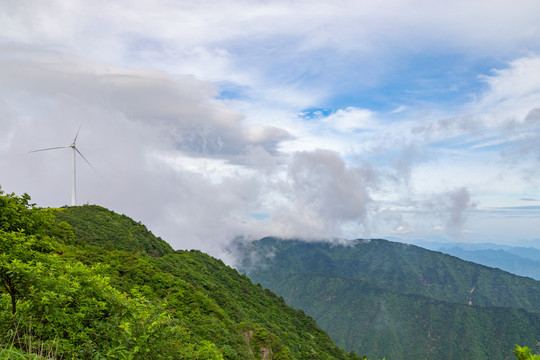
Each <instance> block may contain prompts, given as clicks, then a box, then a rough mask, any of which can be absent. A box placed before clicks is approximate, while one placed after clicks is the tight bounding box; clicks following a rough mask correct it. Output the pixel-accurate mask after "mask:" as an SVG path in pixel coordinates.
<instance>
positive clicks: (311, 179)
mask: <svg viewBox="0 0 540 360" xmlns="http://www.w3.org/2000/svg"><path fill="white" fill-rule="evenodd" d="M374 183H375V175H374V172H373V170H372V169H371V168H369V167H368V166H363V167H352V166H348V165H346V164H345V162H344V161H343V159H342V158H341V157H340V156H339V155H338V153H336V152H334V151H329V150H315V151H309V152H298V153H296V154H295V155H294V156H293V158H292V160H291V162H290V164H289V166H288V170H287V179H286V181H285V182H284V183H282V189H283V193H284V194H286V196H288V198H289V200H290V202H291V204H292V206H291V207H287V208H285V209H281V210H280V211H278V212H277V213H276V215H275V219H276V220H277V221H278V223H281V224H284V225H285V226H286V228H285V229H283V230H284V231H283V232H284V233H286V234H287V233H288V234H291V235H293V234H296V236H304V237H312V238H321V237H333V236H339V235H340V234H341V232H342V229H341V225H343V224H344V223H347V222H352V223H354V224H356V233H359V232H360V231H365V230H366V229H367V228H368V226H369V221H368V207H369V205H370V203H372V199H371V196H370V188H371V187H373V186H374Z"/></svg>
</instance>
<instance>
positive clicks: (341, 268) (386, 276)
mask: <svg viewBox="0 0 540 360" xmlns="http://www.w3.org/2000/svg"><path fill="white" fill-rule="evenodd" d="M240 251H241V252H243V254H244V259H243V261H242V264H241V265H240V266H239V267H240V269H241V271H244V272H246V273H247V275H248V276H249V277H250V278H251V279H252V280H253V281H255V282H260V283H261V284H262V285H263V286H264V287H267V288H269V289H271V290H272V291H274V292H276V293H277V294H278V295H281V296H283V297H284V298H285V299H286V301H287V303H288V304H290V305H292V306H294V307H297V308H300V309H303V310H304V311H305V312H306V313H307V314H308V315H310V316H312V317H313V318H315V319H316V321H317V323H318V324H319V325H320V326H321V328H323V329H324V330H326V331H327V332H328V333H329V334H330V335H331V336H332V338H333V339H334V341H335V342H336V343H337V344H338V345H339V346H342V347H344V348H345V349H348V350H354V351H356V352H358V353H361V354H367V355H368V356H369V357H382V356H386V357H387V358H389V359H395V358H406V359H425V358H427V359H443V358H444V359H510V358H511V356H512V353H511V351H512V348H513V346H514V344H516V343H517V344H525V345H528V346H536V344H537V341H538V339H539V338H540V282H537V281H534V280H532V279H528V278H521V277H518V276H514V275H511V274H509V273H506V272H503V271H500V270H496V269H491V268H488V267H485V266H481V265H477V264H473V263H469V262H465V261H462V260H459V259H457V258H455V257H452V256H449V255H445V254H441V253H436V252H432V251H428V250H425V249H422V248H419V247H416V246H409V245H405V244H400V243H392V242H389V241H385V240H371V241H360V240H359V241H353V242H347V243H341V244H339V243H329V242H326V243H320V242H319V243H307V242H301V241H293V240H291V241H281V240H278V239H273V238H266V239H263V240H260V241H257V242H254V243H252V244H249V245H243V248H241V249H240Z"/></svg>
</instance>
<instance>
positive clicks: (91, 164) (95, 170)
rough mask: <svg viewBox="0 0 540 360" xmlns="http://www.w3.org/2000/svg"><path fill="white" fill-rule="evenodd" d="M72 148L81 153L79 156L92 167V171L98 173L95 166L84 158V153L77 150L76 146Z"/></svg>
mask: <svg viewBox="0 0 540 360" xmlns="http://www.w3.org/2000/svg"><path fill="white" fill-rule="evenodd" d="M74 149H75V151H76V152H78V153H79V155H81V157H82V158H83V159H84V161H86V163H87V164H88V165H90V167H91V168H92V169H94V171H95V172H96V174H98V175H99V173H98V172H97V170H96V168H95V167H93V166H92V164H90V161H88V160H86V158H85V157H84V155H83V154H82V153H81V152H80V151H79V149H77V148H76V147H74Z"/></svg>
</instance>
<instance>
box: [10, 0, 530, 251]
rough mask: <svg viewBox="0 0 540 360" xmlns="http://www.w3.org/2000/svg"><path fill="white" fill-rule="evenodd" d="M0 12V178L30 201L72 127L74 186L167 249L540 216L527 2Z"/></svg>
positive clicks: (61, 194)
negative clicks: (76, 156)
mask: <svg viewBox="0 0 540 360" xmlns="http://www.w3.org/2000/svg"><path fill="white" fill-rule="evenodd" d="M0 9H1V10H2V11H0V34H1V35H0V128H1V131H0V169H2V170H1V171H0V185H1V186H2V187H3V189H4V190H6V191H9V192H12V191H13V192H16V193H23V192H28V193H30V194H31V195H32V196H33V199H34V201H35V202H37V203H39V204H40V205H43V206H62V205H65V204H68V203H69V198H70V174H71V168H70V156H71V154H70V153H69V151H61V150H62V149H60V150H59V151H50V152H40V153H32V154H29V153H28V152H29V151H31V150H34V149H39V148H45V147H51V146H66V145H69V144H71V142H72V140H73V137H74V136H75V134H76V132H77V129H78V128H79V126H80V127H81V130H80V133H79V137H78V139H77V145H78V148H79V149H80V150H81V152H82V153H83V154H84V156H85V157H86V158H87V159H88V160H89V161H90V162H91V163H92V164H93V165H94V167H95V168H96V169H97V172H98V173H99V175H96V174H95V173H94V172H93V170H92V169H91V168H89V167H88V166H86V164H84V162H82V161H79V163H78V167H77V172H78V198H79V200H80V202H81V203H86V202H88V203H96V204H100V205H103V206H105V207H108V208H110V209H113V210H115V211H118V212H120V213H126V214H127V215H129V216H131V217H134V218H135V219H137V220H140V221H142V222H144V223H145V224H147V225H148V226H149V227H150V229H152V231H154V232H155V233H156V234H157V235H159V236H162V237H163V238H165V239H166V240H167V241H169V242H170V243H171V244H172V245H173V246H174V247H175V248H197V249H201V250H204V251H207V252H209V253H211V254H214V255H219V254H220V252H221V249H222V248H223V247H225V246H226V244H227V243H228V242H229V241H231V240H232V239H234V238H236V237H244V238H247V239H251V238H256V237H261V236H267V235H275V236H287V237H302V238H306V239H310V238H335V237H348V238H353V237H361V236H363V237H375V236H377V237H385V236H387V235H389V234H395V235H400V236H402V237H404V238H413V237H427V236H432V235H440V236H443V235H444V236H447V237H448V238H449V239H453V238H455V239H460V240H471V241H473V240H474V241H481V240H486V238H489V239H491V240H493V236H500V237H508V236H513V237H525V238H531V237H534V236H537V235H536V234H537V233H538V230H540V229H539V228H538V225H536V222H533V221H531V220H530V219H533V218H535V216H537V215H538V214H537V209H532V208H529V209H524V208H523V207H520V206H521V201H523V200H520V199H537V198H540V193H539V192H538V185H539V184H538V180H537V179H538V176H537V175H538V169H540V167H539V166H538V162H539V161H540V148H539V147H538V141H537V139H538V136H539V135H540V125H539V124H540V121H539V120H540V112H539V109H540V85H539V84H540V81H538V80H540V70H539V69H540V66H539V65H540V56H539V55H538V54H540V40H539V39H540V23H539V22H538V21H537V16H536V14H537V13H539V12H540V5H539V3H538V2H536V1H532V0H531V1H528V0H520V1H518V2H517V3H513V4H507V2H505V1H495V2H493V1H491V2H489V3H486V2H475V3H474V4H471V3H470V2H465V1H452V2H443V3H437V4H426V3H425V2H423V1H417V0H407V1H389V2H388V4H387V6H381V4H380V2H375V1H367V2H361V3H359V2H356V1H341V2H332V3H325V4H319V6H313V4H311V3H308V2H305V1H292V2H290V1H287V2H284V1H273V2H263V1H240V0H237V1H231V2H227V4H225V3H221V2H216V1H210V0H205V1H199V2H197V3H185V2H181V3H174V2H173V3H171V2H165V1H156V2H146V1H130V2H129V3H128V2H124V1H116V2H114V3H111V2H105V1H93V2H91V3H90V2H83V1H70V2H69V3H65V2H63V1H52V2H48V3H47V4H43V3H42V2H38V1H28V2H7V3H3V4H2V5H0ZM456 19H460V20H459V21H456ZM479 19H481V20H479ZM66 150H67V149H66ZM518 208H519V209H518ZM503 209H504V211H503ZM511 209H514V210H511ZM512 211H513V212H512ZM503 224H504V226H505V227H506V228H507V229H509V230H504V231H502V230H501V227H503Z"/></svg>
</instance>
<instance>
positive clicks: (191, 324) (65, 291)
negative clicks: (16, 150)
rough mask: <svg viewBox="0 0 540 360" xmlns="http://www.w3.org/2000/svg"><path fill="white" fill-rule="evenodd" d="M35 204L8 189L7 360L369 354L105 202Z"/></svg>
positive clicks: (2, 308)
mask: <svg viewBox="0 0 540 360" xmlns="http://www.w3.org/2000/svg"><path fill="white" fill-rule="evenodd" d="M29 200H30V197H29V196H27V195H26V194H25V195H23V196H21V197H17V196H15V195H14V194H5V193H3V192H2V191H1V190H0V285H1V286H0V358H32V359H45V358H47V359H49V358H52V359H60V358H62V359H242V360H243V359H359V358H360V357H359V356H357V355H354V354H349V353H347V352H345V351H344V350H342V349H340V348H338V347H337V346H336V345H335V344H334V343H333V342H332V340H331V339H330V338H329V336H328V335H327V334H326V333H325V332H323V331H322V330H320V329H319V328H318V327H317V325H316V324H315V322H314V321H313V319H311V318H310V317H308V316H306V315H305V314H304V313H303V312H302V311H299V310H295V309H293V308H291V307H289V306H287V305H286V304H285V303H284V301H283V299H281V298H279V297H277V296H276V295H274V294H273V293H272V292H270V291H268V290H264V289H263V288H262V287H260V286H256V285H253V283H252V282H251V281H250V280H249V279H248V278H247V277H245V276H243V275H239V274H238V273H237V271H236V270H234V269H232V268H230V267H228V266H225V265H224V264H223V263H222V262H221V261H219V260H216V259H214V258H212V257H210V256H208V255H205V254H203V253H201V252H198V251H173V250H172V249H171V248H170V247H169V246H168V245H167V244H166V243H165V242H164V241H163V240H161V239H159V238H156V237H155V236H153V235H152V234H151V233H150V232H149V231H148V230H147V229H146V228H145V227H144V226H143V225H141V224H139V223H136V222H134V221H133V220H131V219H129V218H127V217H126V216H123V215H118V214H115V213H113V212H111V211H108V210H106V209H103V208H100V207H97V206H83V207H70V208H62V209H40V208H37V207H35V206H34V205H32V204H30V202H29ZM30 354H31V355H30Z"/></svg>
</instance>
